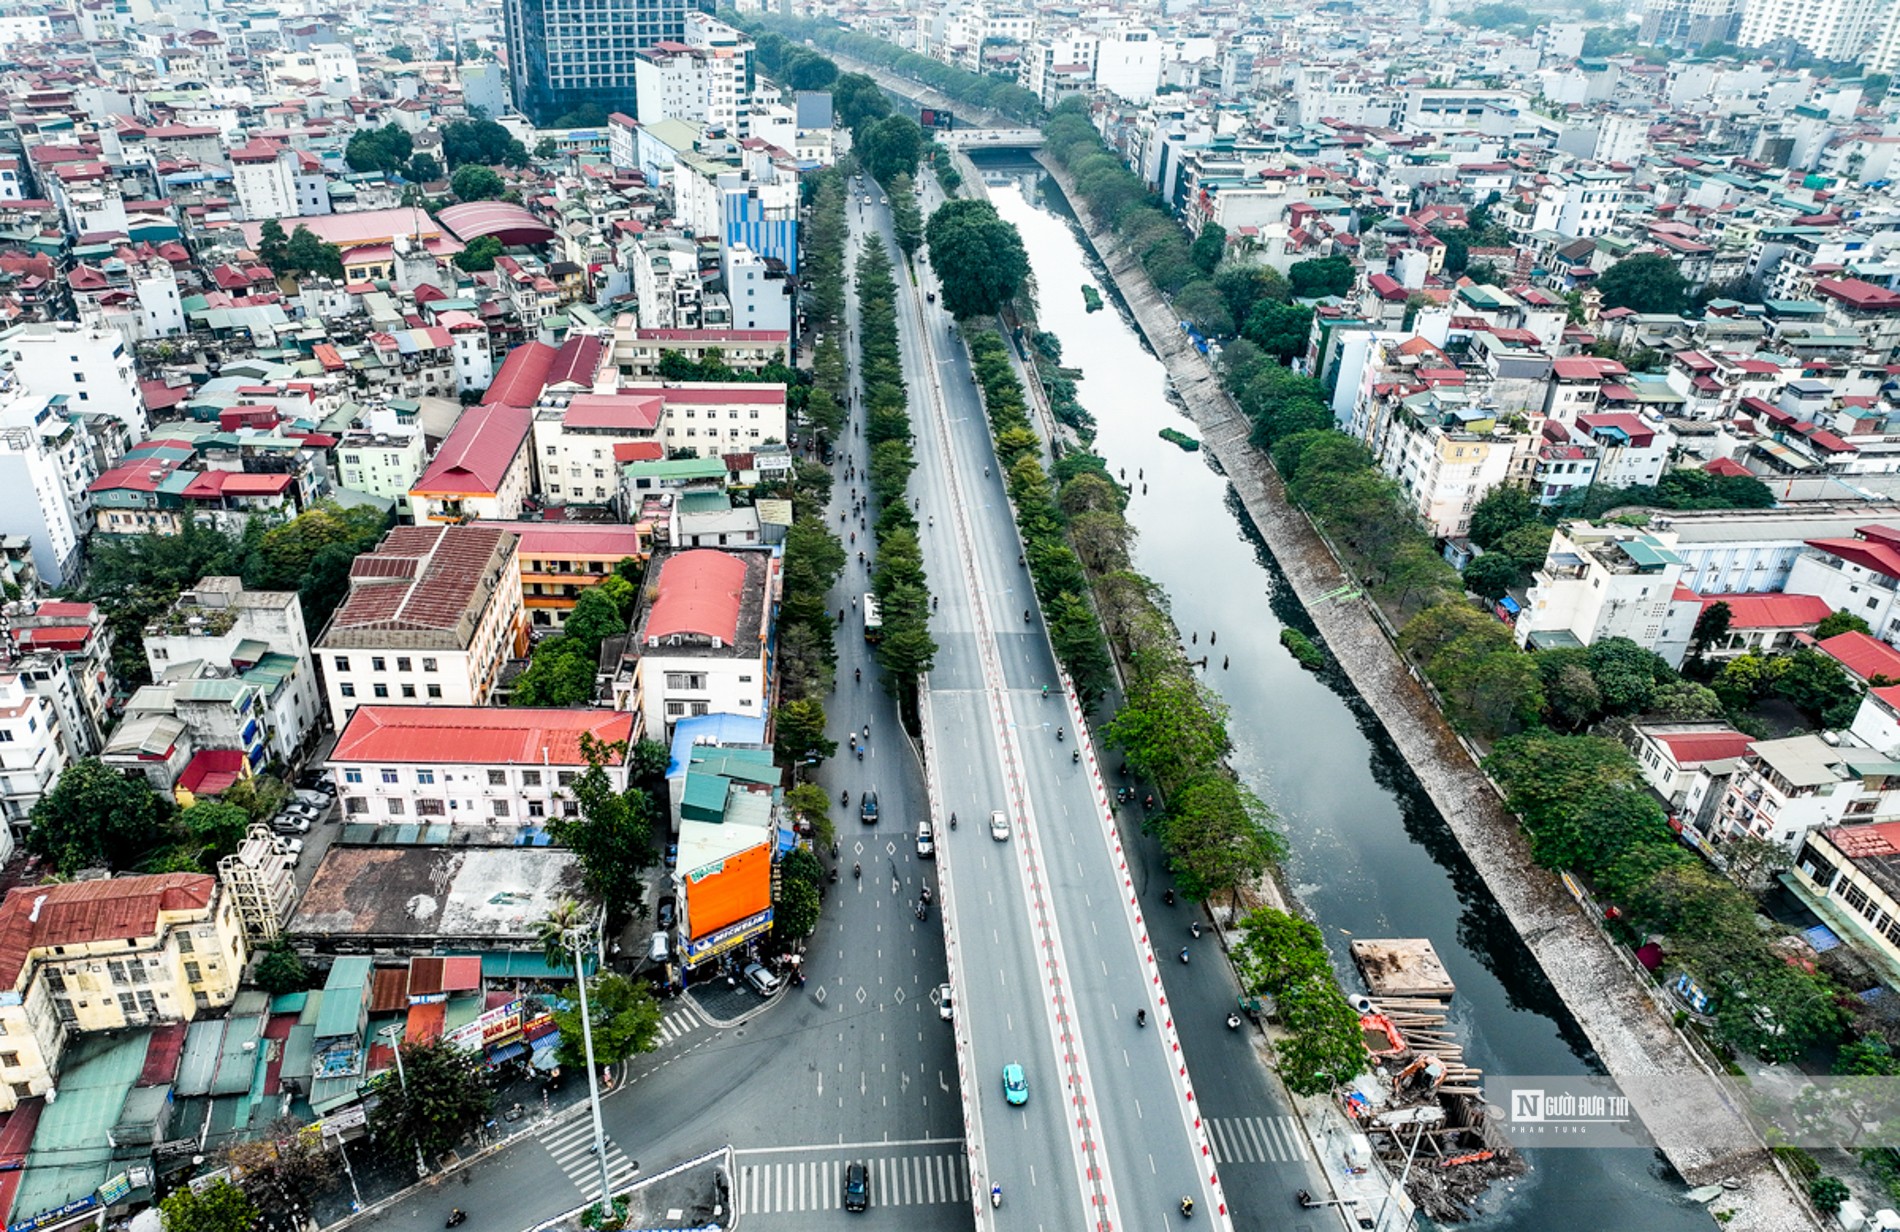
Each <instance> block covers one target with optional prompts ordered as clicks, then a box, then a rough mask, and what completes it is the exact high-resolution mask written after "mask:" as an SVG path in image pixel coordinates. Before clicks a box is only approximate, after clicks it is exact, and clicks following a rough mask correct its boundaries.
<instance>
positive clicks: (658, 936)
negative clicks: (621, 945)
mask: <svg viewBox="0 0 1900 1232" xmlns="http://www.w3.org/2000/svg"><path fill="white" fill-rule="evenodd" d="M672 952H673V951H672V947H671V946H670V945H668V944H667V940H666V933H665V932H663V931H662V932H656V933H654V934H653V935H652V936H651V937H648V938H647V961H648V962H653V963H663V962H665V961H666V960H667V957H668V955H670V954H671V953H672Z"/></svg>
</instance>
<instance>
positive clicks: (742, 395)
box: [620, 381, 785, 406]
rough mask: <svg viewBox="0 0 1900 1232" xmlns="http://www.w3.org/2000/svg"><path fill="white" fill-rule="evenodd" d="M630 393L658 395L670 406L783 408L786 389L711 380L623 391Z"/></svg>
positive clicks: (638, 386)
mask: <svg viewBox="0 0 1900 1232" xmlns="http://www.w3.org/2000/svg"><path fill="white" fill-rule="evenodd" d="M620 393H621V396H622V397H625V396H627V395H629V394H659V395H661V396H663V397H664V398H665V399H666V404H667V405H668V406H706V405H712V406H727V405H731V406H783V405H785V387H784V386H783V385H776V384H766V383H759V384H751V383H741V382H738V381H709V382H705V383H699V384H692V385H665V386H661V385H629V386H627V387H626V388H625V389H623V390H621V391H620Z"/></svg>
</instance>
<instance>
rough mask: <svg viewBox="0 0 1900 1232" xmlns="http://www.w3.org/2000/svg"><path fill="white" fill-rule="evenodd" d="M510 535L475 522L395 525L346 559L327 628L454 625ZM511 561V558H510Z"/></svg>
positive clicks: (511, 544)
mask: <svg viewBox="0 0 1900 1232" xmlns="http://www.w3.org/2000/svg"><path fill="white" fill-rule="evenodd" d="M498 548H500V549H501V550H502V551H503V553H504V554H505V555H506V556H507V557H509V558H512V557H513V555H514V552H515V540H514V536H512V535H510V534H507V533H506V532H504V531H499V530H490V529H485V528H481V527H474V526H398V527H396V528H395V529H394V530H392V531H390V532H389V534H388V535H387V536H385V537H384V539H383V541H382V543H380V544H378V545H377V547H376V550H375V551H374V552H371V553H366V554H364V555H362V556H358V557H357V558H356V560H355V562H354V563H352V564H351V565H350V593H349V597H348V598H346V599H344V600H343V606H341V607H339V608H338V609H337V610H336V615H335V616H332V617H331V618H330V626H329V629H330V631H331V632H336V631H338V630H342V629H377V630H397V629H406V630H435V631H449V630H456V629H459V628H460V627H461V625H462V618H463V617H464V615H470V616H471V622H470V623H471V627H470V628H469V629H468V633H469V635H470V636H473V633H474V629H473V627H472V625H473V622H472V614H471V613H470V612H469V608H470V606H471V605H472V604H474V602H475V599H476V596H477V595H478V594H479V592H480V590H481V586H482V580H483V576H484V575H483V570H484V569H485V568H486V567H487V565H488V561H489V559H490V558H491V557H492V556H493V555H494V554H495V552H496V550H497V549H498ZM511 563H512V560H511Z"/></svg>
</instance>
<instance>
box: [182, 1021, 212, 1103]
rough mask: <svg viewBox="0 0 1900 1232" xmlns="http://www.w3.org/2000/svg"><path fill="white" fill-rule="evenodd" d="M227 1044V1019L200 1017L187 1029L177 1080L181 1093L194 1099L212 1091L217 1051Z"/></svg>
mask: <svg viewBox="0 0 1900 1232" xmlns="http://www.w3.org/2000/svg"><path fill="white" fill-rule="evenodd" d="M223 1047H224V1020H223V1019H216V1020H212V1019H205V1018H200V1019H199V1020H198V1021H196V1022H194V1023H192V1024H191V1026H189V1027H187V1028H186V1029H185V1047H184V1050H183V1051H182V1052H180V1053H179V1055H178V1074H177V1077H176V1079H175V1083H176V1085H177V1088H178V1094H179V1095H180V1096H181V1097H184V1098H187V1099H189V1098H193V1097H195V1096H199V1095H209V1094H210V1093H211V1081H212V1078H213V1077H214V1076H215V1075H216V1074H217V1072H218V1054H219V1053H220V1052H221V1051H222V1050H223Z"/></svg>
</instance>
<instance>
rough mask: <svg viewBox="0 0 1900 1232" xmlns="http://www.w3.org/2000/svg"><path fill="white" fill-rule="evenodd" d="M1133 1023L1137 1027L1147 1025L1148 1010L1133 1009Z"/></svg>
mask: <svg viewBox="0 0 1900 1232" xmlns="http://www.w3.org/2000/svg"><path fill="white" fill-rule="evenodd" d="M1135 1025H1136V1026H1138V1027H1145V1026H1147V1025H1148V1011H1147V1010H1136V1011H1135Z"/></svg>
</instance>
